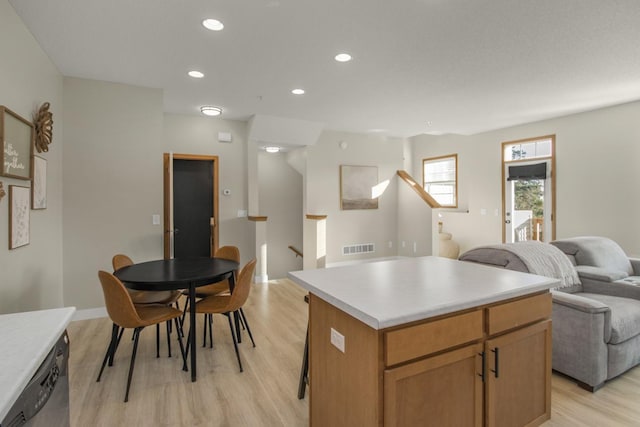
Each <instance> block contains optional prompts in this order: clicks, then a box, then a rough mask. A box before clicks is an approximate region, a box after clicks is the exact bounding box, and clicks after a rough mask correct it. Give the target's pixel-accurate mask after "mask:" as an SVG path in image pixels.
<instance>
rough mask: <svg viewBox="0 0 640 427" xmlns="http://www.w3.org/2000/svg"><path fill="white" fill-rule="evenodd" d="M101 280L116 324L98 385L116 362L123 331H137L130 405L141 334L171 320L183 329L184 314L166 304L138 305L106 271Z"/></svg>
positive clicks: (135, 334)
mask: <svg viewBox="0 0 640 427" xmlns="http://www.w3.org/2000/svg"><path fill="white" fill-rule="evenodd" d="M98 277H99V279H100V284H101V285H102V292H103V294H104V302H105V305H106V307H107V313H109V317H110V318H111V321H112V322H113V328H112V330H111V340H110V341H109V346H108V347H107V352H106V354H105V355H104V360H103V361H102V366H101V367H100V373H99V374H98V379H97V380H96V382H99V381H100V378H101V377H102V372H103V371H104V367H105V365H106V364H107V360H110V359H113V357H114V355H115V352H116V350H117V348H118V345H119V343H120V337H121V336H122V332H121V331H122V330H124V329H127V328H131V329H133V350H132V353H131V363H130V364H129V375H128V378H127V389H126V392H125V396H124V401H125V402H128V401H129V389H130V387H131V378H132V377H133V368H134V366H135V360H136V352H137V350H138V339H139V337H140V332H141V331H142V329H144V328H145V327H146V326H151V325H158V324H160V323H162V322H168V321H171V320H173V321H174V322H175V325H176V329H178V330H181V328H182V326H181V325H180V322H179V321H178V319H179V318H180V316H181V315H182V312H181V311H180V310H178V309H176V308H173V307H171V306H168V305H163V304H144V305H134V304H133V301H132V299H131V295H129V293H128V292H127V289H126V288H125V286H124V285H123V284H122V282H121V281H120V280H119V279H118V278H117V277H115V276H114V275H113V274H111V273H108V272H106V271H99V272H98ZM176 335H177V336H178V342H179V343H180V353H181V354H182V360H183V366H186V358H185V349H184V345H183V343H182V334H181V333H177V334H176Z"/></svg>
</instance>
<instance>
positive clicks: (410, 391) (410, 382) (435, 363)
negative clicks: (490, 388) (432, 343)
mask: <svg viewBox="0 0 640 427" xmlns="http://www.w3.org/2000/svg"><path fill="white" fill-rule="evenodd" d="M482 349H483V346H482V344H481V343H478V344H474V345H470V346H467V347H463V348H461V349H458V350H453V351H449V352H447V353H444V354H441V355H438V356H433V357H430V358H427V359H423V360H420V361H417V362H414V363H410V364H408V365H404V366H400V367H398V368H393V369H387V370H385V371H384V425H385V426H411V427H413V426H424V425H428V426H476V427H479V426H481V425H482V377H481V373H482V357H481V353H482Z"/></svg>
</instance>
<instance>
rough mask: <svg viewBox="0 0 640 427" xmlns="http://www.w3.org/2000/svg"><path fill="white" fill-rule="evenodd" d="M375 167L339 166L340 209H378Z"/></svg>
mask: <svg viewBox="0 0 640 427" xmlns="http://www.w3.org/2000/svg"><path fill="white" fill-rule="evenodd" d="M376 185H378V167H377V166H346V165H342V166H340V209H342V210H355V209H378V198H377V197H373V192H374V188H375V187H376Z"/></svg>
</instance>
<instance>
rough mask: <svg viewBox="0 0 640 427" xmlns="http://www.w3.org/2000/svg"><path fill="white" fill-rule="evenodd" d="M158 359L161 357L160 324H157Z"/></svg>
mask: <svg viewBox="0 0 640 427" xmlns="http://www.w3.org/2000/svg"><path fill="white" fill-rule="evenodd" d="M156 357H160V324H159V323H156Z"/></svg>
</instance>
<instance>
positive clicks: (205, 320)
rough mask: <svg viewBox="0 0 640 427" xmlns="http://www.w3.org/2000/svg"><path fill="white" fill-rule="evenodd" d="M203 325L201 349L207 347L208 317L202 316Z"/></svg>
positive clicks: (206, 315)
mask: <svg viewBox="0 0 640 427" xmlns="http://www.w3.org/2000/svg"><path fill="white" fill-rule="evenodd" d="M203 316H204V322H203V323H204V324H203V327H202V348H204V347H206V346H207V327H208V326H209V315H208V314H206V313H205V314H204V315H203Z"/></svg>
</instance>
